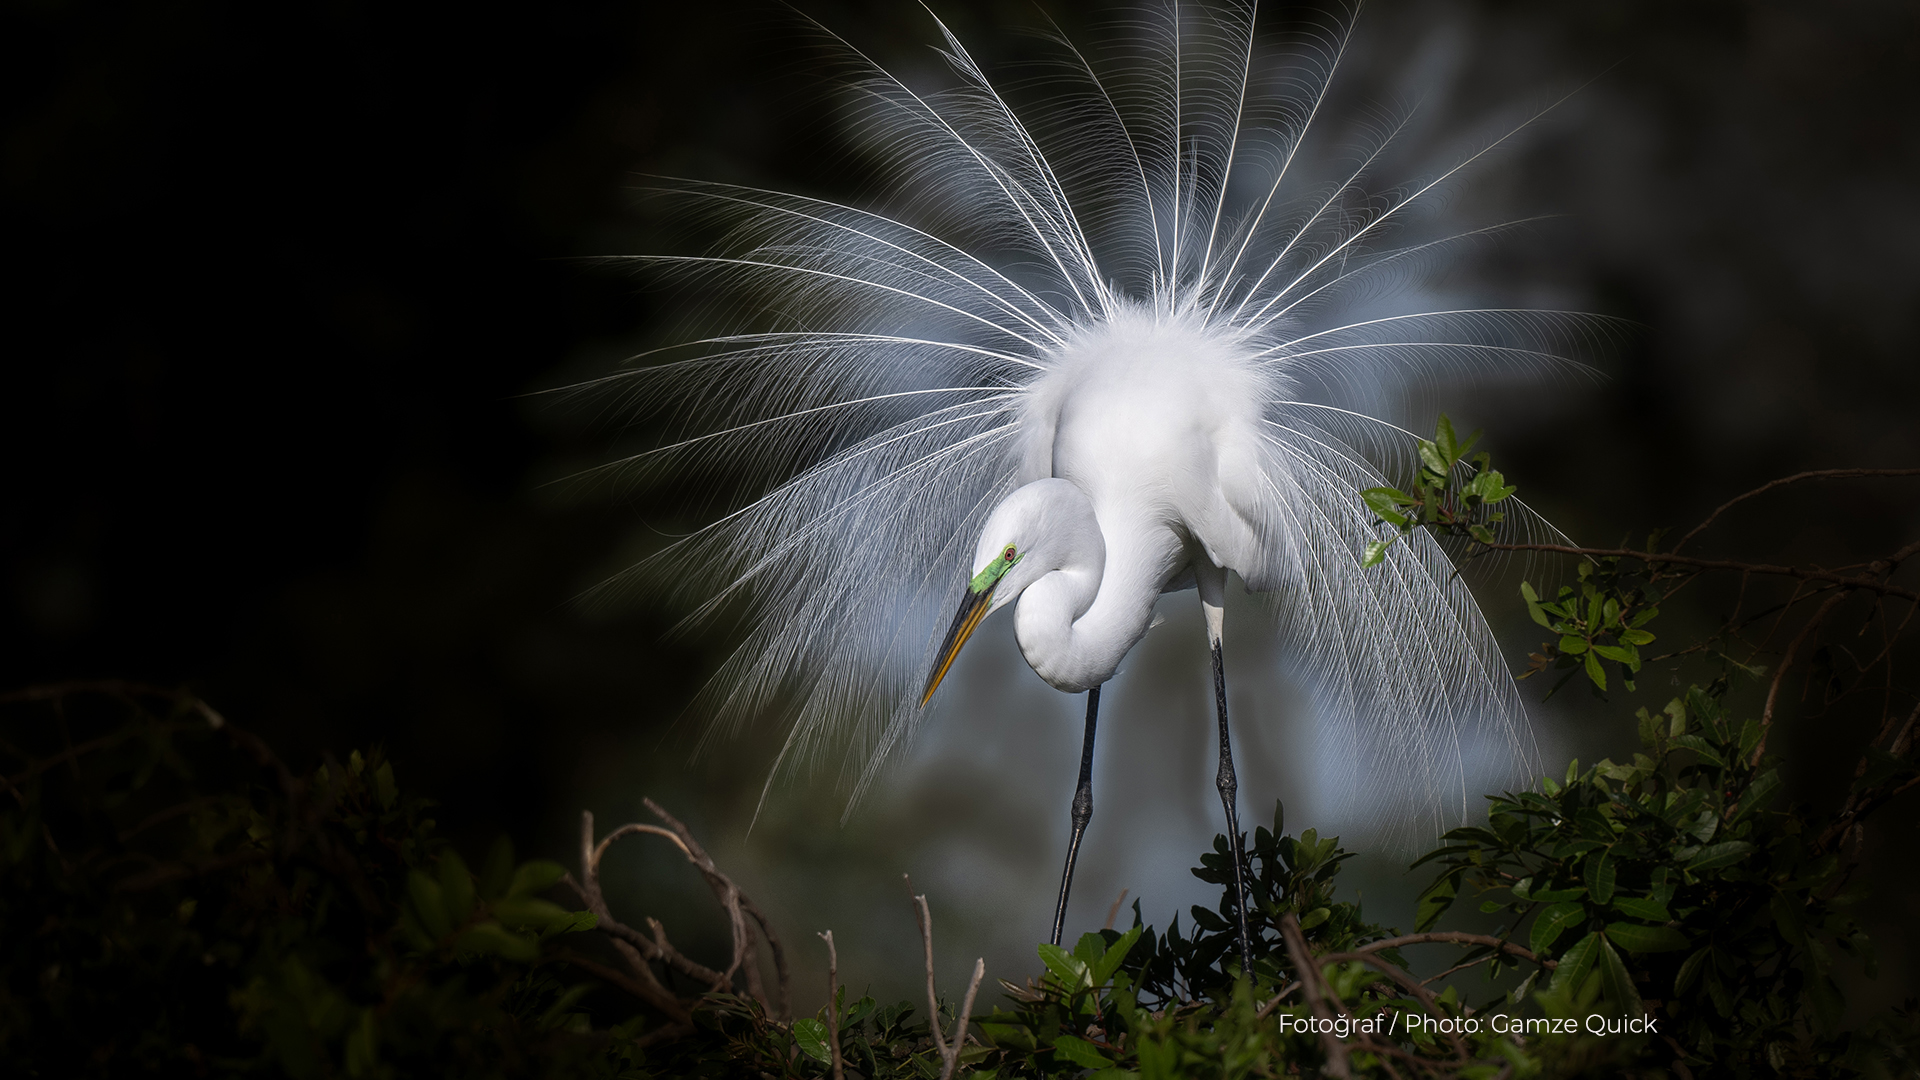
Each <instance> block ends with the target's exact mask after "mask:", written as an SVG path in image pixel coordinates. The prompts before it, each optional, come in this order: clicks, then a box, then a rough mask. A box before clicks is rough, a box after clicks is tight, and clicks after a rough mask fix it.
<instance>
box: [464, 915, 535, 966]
mask: <svg viewBox="0 0 1920 1080" xmlns="http://www.w3.org/2000/svg"><path fill="white" fill-rule="evenodd" d="M454 948H456V949H460V950H464V951H467V952H477V953H481V954H483V955H492V956H499V957H502V958H504V959H507V960H518V961H520V962H521V963H528V962H530V961H533V960H537V959H539V958H540V945H539V943H537V942H535V941H534V940H533V939H532V938H530V937H525V936H523V935H520V934H516V933H513V932H512V931H510V930H508V929H507V928H506V927H504V926H501V925H500V924H499V923H496V922H483V923H479V924H477V925H475V926H472V927H469V928H468V929H467V931H466V932H465V933H463V934H461V935H460V937H459V938H458V940H456V941H455V942H454Z"/></svg>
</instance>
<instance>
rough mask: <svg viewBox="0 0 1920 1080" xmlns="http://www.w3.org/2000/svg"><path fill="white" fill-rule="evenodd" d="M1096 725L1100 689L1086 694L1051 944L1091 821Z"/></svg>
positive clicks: (1055, 938)
mask: <svg viewBox="0 0 1920 1080" xmlns="http://www.w3.org/2000/svg"><path fill="white" fill-rule="evenodd" d="M1099 722H1100V688H1099V687H1097V686H1096V687H1094V688H1093V689H1091V690H1089V691H1087V737H1086V741H1085V743H1083V744H1082V745H1081V747H1080V786H1079V787H1076V788H1074V790H1073V837H1072V839H1070V840H1068V841H1067V866H1066V869H1064V870H1062V871H1060V902H1059V903H1058V904H1056V905H1054V908H1053V943H1054V944H1055V945H1058V944H1060V933H1061V931H1062V930H1064V929H1065V928H1066V925H1067V894H1068V893H1070V892H1072V891H1073V864H1074V862H1075V860H1077V859H1078V858H1079V857H1080V838H1081V837H1082V836H1084V835H1086V831H1087V822H1089V821H1092V820H1093V730H1094V727H1095V726H1096V725H1097V724H1098V723H1099Z"/></svg>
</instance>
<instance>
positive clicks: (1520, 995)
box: [1507, 968, 1541, 1005]
mask: <svg viewBox="0 0 1920 1080" xmlns="http://www.w3.org/2000/svg"><path fill="white" fill-rule="evenodd" d="M1540 972H1541V969H1540V968H1534V969H1533V970H1532V971H1529V972H1527V977H1526V978H1524V979H1522V980H1520V985H1519V986H1516V987H1514V988H1513V992H1512V993H1510V994H1508V995H1507V1003H1508V1004H1510V1005H1518V1004H1520V1003H1521V1002H1523V1001H1525V1000H1527V993H1528V992H1529V991H1531V990H1532V989H1533V984H1534V980H1536V979H1538V978H1539V977H1540Z"/></svg>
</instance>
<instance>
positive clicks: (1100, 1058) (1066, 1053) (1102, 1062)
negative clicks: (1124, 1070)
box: [1053, 1035, 1113, 1069]
mask: <svg viewBox="0 0 1920 1080" xmlns="http://www.w3.org/2000/svg"><path fill="white" fill-rule="evenodd" d="M1053 1052H1054V1053H1055V1054H1058V1055H1059V1056H1061V1057H1063V1058H1066V1059H1067V1060H1068V1061H1071V1062H1073V1063H1074V1064H1075V1065H1078V1066H1080V1067H1081V1068H1083V1069H1108V1068H1112V1067H1113V1062H1112V1061H1110V1060H1108V1059H1107V1057H1106V1056H1105V1055H1103V1054H1102V1053H1100V1051H1098V1050H1095V1049H1094V1048H1093V1044H1092V1043H1090V1042H1088V1041H1087V1040H1085V1039H1081V1038H1076V1037H1075V1036H1072V1035H1062V1036H1060V1037H1059V1038H1057V1039H1055V1040H1053Z"/></svg>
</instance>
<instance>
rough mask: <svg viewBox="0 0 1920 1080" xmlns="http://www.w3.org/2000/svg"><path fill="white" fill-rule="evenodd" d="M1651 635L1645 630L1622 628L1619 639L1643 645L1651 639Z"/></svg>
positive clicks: (1631, 643) (1630, 643)
mask: <svg viewBox="0 0 1920 1080" xmlns="http://www.w3.org/2000/svg"><path fill="white" fill-rule="evenodd" d="M1653 639H1654V638H1653V635H1652V634H1649V633H1647V632H1646V631H1645V630H1622V631H1620V640H1621V641H1624V642H1626V643H1627V644H1629V645H1645V644H1647V643H1649V642H1651V641H1652V640H1653Z"/></svg>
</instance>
